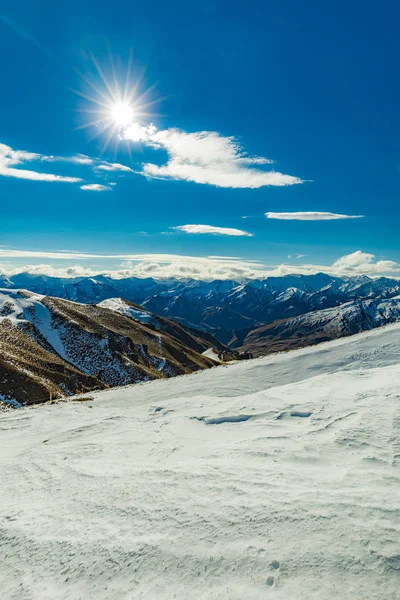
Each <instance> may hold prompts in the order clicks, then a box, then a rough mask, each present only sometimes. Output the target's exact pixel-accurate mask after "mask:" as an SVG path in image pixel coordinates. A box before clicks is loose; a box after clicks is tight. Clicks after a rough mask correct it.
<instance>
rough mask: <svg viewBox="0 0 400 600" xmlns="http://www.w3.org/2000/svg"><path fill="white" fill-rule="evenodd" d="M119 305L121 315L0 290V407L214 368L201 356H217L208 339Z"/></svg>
mask: <svg viewBox="0 0 400 600" xmlns="http://www.w3.org/2000/svg"><path fill="white" fill-rule="evenodd" d="M114 302H115V301H114ZM122 304H123V303H122V302H121V303H120V305H121V306H122ZM126 306H127V309H126V311H125V314H121V311H115V310H111V309H109V308H107V307H105V306H96V305H88V304H78V303H75V302H69V301H66V300H62V299H59V298H52V297H48V296H40V295H38V294H34V293H32V292H28V291H26V290H0V400H6V401H8V402H16V403H28V404H32V403H36V402H41V401H44V400H47V399H48V398H49V395H50V392H51V393H52V394H53V396H54V397H59V396H62V395H69V394H76V393H78V392H82V391H88V390H92V389H95V388H100V389H101V388H104V387H107V386H116V385H126V384H128V383H134V382H139V381H146V380H150V379H156V378H162V377H172V376H175V375H181V374H185V373H191V372H193V371H197V370H200V369H204V368H208V367H211V366H213V365H214V364H215V361H213V360H212V359H210V358H209V357H207V356H204V355H203V354H202V353H203V352H205V351H207V350H208V349H210V348H212V347H214V348H216V349H217V351H222V350H224V347H223V346H222V345H221V344H220V343H218V342H217V341H216V340H214V339H213V338H212V337H211V336H210V335H208V334H203V333H198V332H194V331H190V330H188V329H186V328H185V327H183V326H182V325H180V324H177V323H173V322H172V321H170V320H168V319H162V318H160V319H158V318H157V317H155V315H151V314H150V313H148V312H144V311H143V310H141V309H140V307H138V306H136V307H135V306H134V305H132V304H129V308H128V305H126ZM129 311H132V312H133V313H134V314H135V315H136V316H137V315H139V317H140V318H132V315H130V314H129ZM146 321H147V322H146Z"/></svg>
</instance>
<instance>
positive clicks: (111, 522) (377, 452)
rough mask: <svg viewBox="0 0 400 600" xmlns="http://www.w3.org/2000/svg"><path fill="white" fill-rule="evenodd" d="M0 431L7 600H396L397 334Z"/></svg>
mask: <svg viewBox="0 0 400 600" xmlns="http://www.w3.org/2000/svg"><path fill="white" fill-rule="evenodd" d="M94 396H95V399H94V400H89V401H88V402H71V401H69V402H66V403H60V404H58V405H43V406H38V407H35V408H23V409H19V410H15V411H12V412H8V413H2V415H1V417H0V439H1V447H2V452H1V453H0V481H1V490H2V491H1V503H0V526H1V536H0V549H1V560H0V590H1V598H2V599H4V600H11V599H12V600H92V599H93V600H114V599H115V600H117V599H118V600H132V599H135V600H139V599H140V600H144V599H146V600H149V599H150V600H151V599H156V600H169V599H172V598H175V599H179V600H184V599H187V600H189V599H190V600H201V599H207V600H214V599H224V600H259V599H263V600H264V599H267V600H268V599H270V598H271V599H274V600H275V599H278V600H398V599H399V597H400V500H399V499H400V324H396V325H390V326H387V327H383V328H381V329H377V330H374V331H371V332H368V333H362V334H359V335H357V336H354V337H352V338H346V339H343V340H339V341H335V342H330V343H327V344H321V345H319V346H317V347H313V348H307V349H304V350H298V351H294V352H291V353H287V354H278V355H271V356H269V357H268V358H263V359H257V360H251V361H241V362H238V363H236V364H233V365H231V366H227V367H225V366H220V367H215V368H214V369H211V370H208V371H203V372H199V373H196V374H194V375H188V376H183V377H178V378H175V379H170V380H163V381H155V382H149V383H144V384H139V385H134V386H128V387H124V388H117V389H112V390H109V391H105V392H104V391H103V392H97V393H95V394H94Z"/></svg>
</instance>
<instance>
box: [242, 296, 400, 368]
mask: <svg viewBox="0 0 400 600" xmlns="http://www.w3.org/2000/svg"><path fill="white" fill-rule="evenodd" d="M397 321H400V298H393V299H391V300H363V301H353V302H348V303H346V304H342V305H341V306H338V307H336V308H328V309H325V310H317V311H314V312H310V313H307V314H305V315H301V316H298V317H292V318H290V319H284V320H281V321H275V322H274V323H270V324H269V325H265V326H264V327H259V328H258V329H254V330H252V331H250V332H246V331H245V332H238V333H237V338H236V340H235V345H237V346H240V348H239V350H240V351H243V352H252V353H253V354H254V356H263V355H266V354H271V353H272V352H279V351H282V350H293V349H295V348H302V347H305V346H312V345H314V344H319V343H320V342H326V341H329V340H334V339H338V338H341V337H345V336H349V335H353V334H355V333H360V332H361V331H367V330H370V329H375V328H377V327H381V326H382V325H387V324H389V323H395V322H397ZM241 336H242V337H241Z"/></svg>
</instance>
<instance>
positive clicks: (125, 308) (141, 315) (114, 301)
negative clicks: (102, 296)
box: [98, 298, 157, 324]
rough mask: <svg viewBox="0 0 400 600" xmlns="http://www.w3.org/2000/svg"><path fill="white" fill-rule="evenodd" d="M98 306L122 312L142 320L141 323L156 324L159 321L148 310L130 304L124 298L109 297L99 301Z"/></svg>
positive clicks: (126, 315) (136, 319)
mask: <svg viewBox="0 0 400 600" xmlns="http://www.w3.org/2000/svg"><path fill="white" fill-rule="evenodd" d="M98 306H100V307H101V308H108V309H109V310H113V311H114V312H117V313H120V314H121V315H124V316H125V317H131V318H132V319H134V320H135V321H140V323H146V324H148V323H150V324H156V322H157V320H156V318H155V317H154V315H152V314H150V313H148V312H146V311H145V310H141V309H139V308H135V307H134V306H130V305H129V304H127V303H126V302H125V301H124V300H123V299H122V298H109V299H107V300H103V301H102V302H99V304H98Z"/></svg>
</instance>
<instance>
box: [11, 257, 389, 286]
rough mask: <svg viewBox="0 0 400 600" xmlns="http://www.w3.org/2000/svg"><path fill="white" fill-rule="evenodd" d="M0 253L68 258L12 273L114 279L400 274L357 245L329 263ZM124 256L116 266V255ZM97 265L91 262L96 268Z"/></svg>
mask: <svg viewBox="0 0 400 600" xmlns="http://www.w3.org/2000/svg"><path fill="white" fill-rule="evenodd" d="M3 258H14V259H22V260H25V259H35V260H42V259H48V260H55V259H57V260H60V259H62V260H70V261H73V262H72V266H70V265H68V266H64V267H59V266H54V265H47V264H39V265H25V266H19V267H16V266H15V265H14V266H11V265H10V263H8V265H7V266H5V265H4V263H3V273H6V274H7V275H12V274H14V273H20V272H23V271H27V272H33V273H43V274H48V275H58V276H60V277H61V276H62V277H77V276H83V275H87V276H91V275H97V274H99V273H103V274H105V275H109V276H110V277H114V278H116V279H119V278H122V277H154V278H156V279H158V278H169V277H175V278H178V279H184V278H191V279H198V280H204V281H209V280H213V279H233V280H235V281H242V280H245V279H257V278H262V277H268V276H276V277H278V276H283V275H290V274H304V275H313V274H315V273H319V272H324V273H327V274H329V275H334V276H343V275H361V274H364V275H370V276H372V277H377V276H382V275H391V276H393V277H400V264H398V263H396V262H394V261H391V260H377V259H376V257H375V256H374V255H373V254H368V253H366V252H362V251H361V250H358V251H357V252H353V253H352V254H347V255H345V256H342V257H341V258H339V259H338V260H336V261H335V262H334V263H333V264H331V265H323V264H296V265H294V264H278V265H267V264H264V263H262V262H261V261H259V260H245V259H240V258H238V259H235V257H229V256H227V257H222V256H206V257H200V256H185V255H179V254H118V255H113V254H102V255H100V254H84V253H79V252H72V251H70V252H39V251H26V250H9V249H0V260H1V259H3ZM77 260H78V261H81V260H88V261H89V260H90V264H89V265H88V266H87V267H86V266H84V267H83V266H76V264H74V263H75V261H77ZM108 260H111V261H113V266H112V268H106V267H105V266H104V264H105V262H104V261H108ZM121 260H122V261H123V262H122V264H120V265H119V267H116V266H114V265H118V262H117V261H121ZM95 267H96V268H95Z"/></svg>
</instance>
